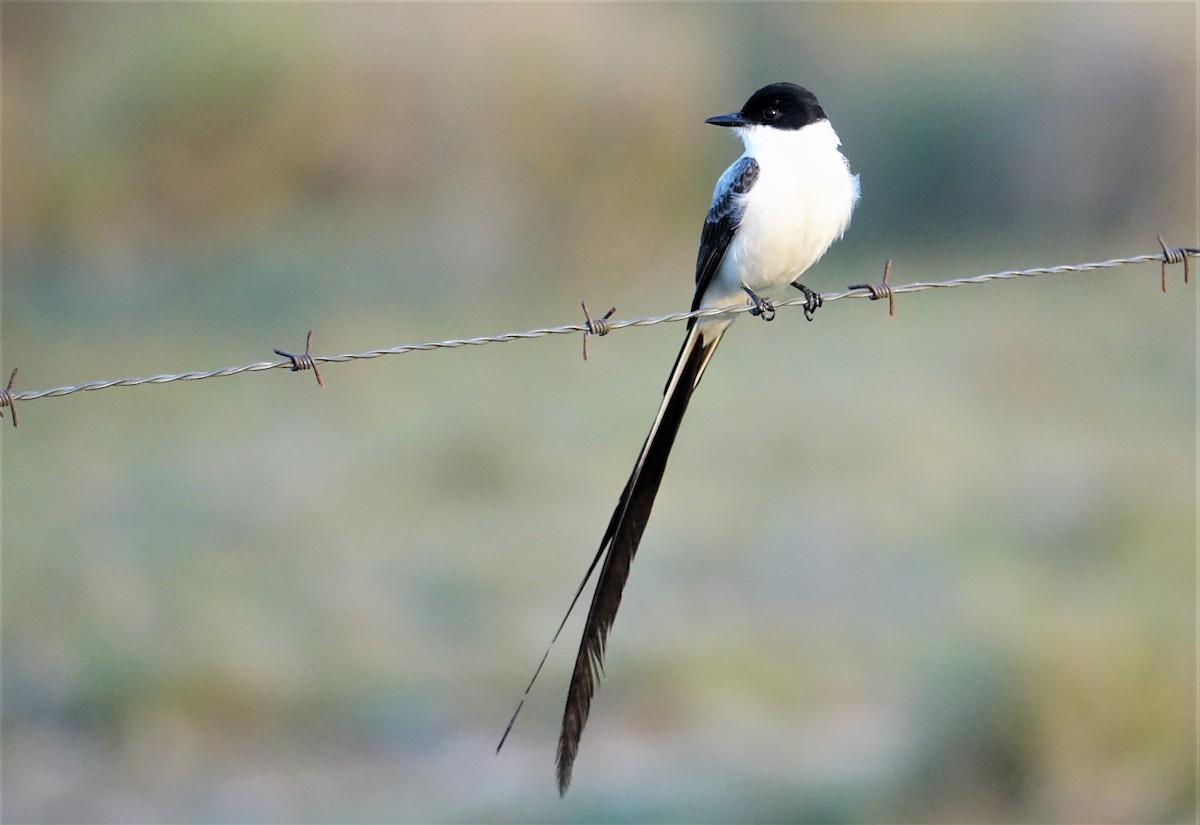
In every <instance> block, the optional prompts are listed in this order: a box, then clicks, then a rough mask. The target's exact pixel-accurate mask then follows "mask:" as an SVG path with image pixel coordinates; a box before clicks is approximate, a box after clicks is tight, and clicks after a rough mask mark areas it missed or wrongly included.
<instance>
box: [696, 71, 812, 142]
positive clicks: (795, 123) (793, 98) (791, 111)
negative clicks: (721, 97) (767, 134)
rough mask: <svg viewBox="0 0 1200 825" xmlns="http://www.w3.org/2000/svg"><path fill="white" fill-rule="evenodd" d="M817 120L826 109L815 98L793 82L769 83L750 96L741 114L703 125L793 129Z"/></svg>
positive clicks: (711, 118) (714, 118)
mask: <svg viewBox="0 0 1200 825" xmlns="http://www.w3.org/2000/svg"><path fill="white" fill-rule="evenodd" d="M818 120H825V110H824V109H822V108H821V104H820V103H818V102H817V96H816V95H814V94H813V93H812V92H810V91H809V90H808V89H806V88H804V87H803V86H797V85H796V84H795V83H772V84H771V85H770V86H763V87H762V88H761V89H759V90H758V91H757V92H755V93H754V94H752V95H750V99H749V100H747V101H746V105H745V106H743V107H742V110H741V111H740V112H730V113H729V114H727V115H717V116H716V117H710V118H709V119H708V120H706V121H704V122H705V123H711V124H713V125H714V126H735V127H745V126H771V127H773V128H775V129H792V130H795V129H801V128H803V127H805V126H807V125H808V124H810V123H816V122H817V121H818Z"/></svg>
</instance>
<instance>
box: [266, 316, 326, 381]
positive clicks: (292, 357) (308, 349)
mask: <svg viewBox="0 0 1200 825" xmlns="http://www.w3.org/2000/svg"><path fill="white" fill-rule="evenodd" d="M275 354H276V355H282V356H283V357H284V358H286V359H288V360H289V361H291V362H292V372H300V371H301V370H312V371H313V373H314V374H315V375H316V376H317V386H319V387H321V388H324V387H325V381H324V379H322V378H321V370H320V369H319V368H318V367H317V362H316V361H314V360H313V357H312V330H311V329H310V330H309V331H308V337H307V338H305V339H304V352H303V353H301V354H299V355H296V354H293V353H290V352H284V351H283V350H281V349H277V350H275Z"/></svg>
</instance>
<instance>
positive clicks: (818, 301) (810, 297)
mask: <svg viewBox="0 0 1200 825" xmlns="http://www.w3.org/2000/svg"><path fill="white" fill-rule="evenodd" d="M792 286H794V287H795V288H796V289H798V290H800V291H801V292H803V293H804V318H805V320H807V321H811V320H812V319H813V313H814V312H816V311H817V310H818V309H820V308H821V307H822V306H823V305H824V304H825V299H824V298H822V297H821V293H819V292H817V291H816V290H815V289H809V288H808V287H806V286H805V285H804V284H802V283H800V282H799V281H792Z"/></svg>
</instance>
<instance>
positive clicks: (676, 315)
mask: <svg viewBox="0 0 1200 825" xmlns="http://www.w3.org/2000/svg"><path fill="white" fill-rule="evenodd" d="M1158 242H1159V245H1160V246H1161V247H1162V251H1161V252H1153V253H1147V254H1145V255H1133V256H1130V257H1127V258H1111V259H1109V260H1107V261H1095V262H1091V263H1082V264H1063V265H1059V266H1046V267H1035V268H1033V269H1008V270H1004V271H1003V272H991V273H987V274H984V275H972V276H970V277H963V278H952V279H950V280H947V281H914V282H912V283H907V284H900V285H892V284H890V283H889V282H888V281H889V277H890V275H891V265H892V262H891V261H890V260H889V261H888V262H887V264H886V265H885V267H884V274H883V280H882V281H880V282H877V283H871V284H858V285H855V286H851V287H848V288H847V290H846V291H845V292H832V293H823V294H822V295H821V299H822V303H824V304H831V303H833V302H835V301H840V300H843V299H846V298H868V299H870V300H872V301H874V300H879V299H882V298H887V299H888V302H889V312H890V313H891V314H895V296H896V295H902V294H910V293H915V292H924V291H926V290H931V289H949V288H954V287H961V286H967V285H971V284H983V283H988V282H990V281H1004V280H1011V279H1015V278H1031V277H1036V276H1039V275H1059V274H1064V273H1072V272H1089V271H1093V270H1097V269H1111V268H1114V267H1119V266H1126V265H1130V264H1141V263H1150V262H1152V261H1157V262H1159V263H1160V264H1162V290H1163V292H1166V291H1167V267H1168V265H1172V264H1180V263H1181V264H1183V268H1184V275H1183V280H1184V283H1185V284H1186V283H1189V282H1190V271H1189V265H1188V260H1189V259H1190V258H1195V257H1200V248H1194V247H1169V246H1167V245H1166V243H1165V242H1164V241H1163V239H1162V236H1159V238H1158ZM807 303H808V298H806V297H797V298H790V299H788V300H784V301H777V302H772V304H771V309H782V308H784V307H794V306H801V307H803V306H805V305H806V304H807ZM583 311H584V319H585V320H584V322H583V323H582V324H564V325H562V326H557V327H544V328H541V329H532V330H528V331H525V332H506V333H501V334H499V335H487V336H480V337H477V338H451V339H447V340H445V341H431V342H426V343H420V344H401V345H399V346H395V347H387V348H385V349H372V350H366V351H364V352H353V353H345V354H342V355H312V354H311V352H310V351H309V349H310V347H311V345H312V332H311V331H310V332H309V333H308V337H307V341H306V345H305V351H304V352H303V353H301V354H292V353H289V352H285V351H283V350H279V349H277V350H275V352H276V354H278V355H280V356H282V357H283V359H284V360H282V361H257V362H255V363H252V364H244V365H242V366H235V367H221V368H220V369H214V370H207V371H191V372H181V373H171V374H163V375H151V376H147V377H144V378H115V379H111V380H102V381H88V382H85V383H83V384H75V385H72V386H67V387H54V388H53V389H47V390H26V391H23V392H13V391H12V387H13V382H14V381H15V380H16V375H17V369H16V368H14V369H13V371H12V374H11V375H10V376H9V380H8V387H7V389H4V390H0V416H2V415H3V409H4V408H5V407H8V408H9V409H10V411H11V412H12V415H13V426H16V423H17V418H16V407H15V406H14V403H15V402H17V401H35V400H37V399H39V398H60V397H62V396H66V395H72V394H74V393H78V392H95V391H96V390H106V389H109V388H111V387H139V386H143V385H146V384H169V383H173V382H175V381H200V380H204V379H207V378H223V377H225V376H229V375H240V374H242V373H254V372H262V371H264V370H273V369H281V368H288V369H291V370H293V371H298V370H308V369H311V370H313V371H314V373H315V374H316V377H317V381H318V383H319V384H320V385H321V386H324V381H323V379H322V378H321V374H320V371H319V370H318V368H317V365H318V364H341V363H345V362H348V361H361V360H369V359H372V358H380V357H382V356H385V355H403V354H406V353H411V352H431V351H433V350H438V349H456V348H459V347H478V346H485V345H487V344H502V343H507V342H510V341H525V340H530V339H534V338H543V337H546V336H550V335H567V334H580V333H582V334H583V357H584V358H585V359H586V358H587V339H588V337H589V336H591V335H607V334H608V333H610V332H614V331H616V330H620V329H630V328H634V327H649V326H654V325H656V324H666V323H675V322H679V321H687V320H690V319H692V318H710V317H713V316H717V315H738V314H740V313H743V312H751V313H754V314H759V313H760V312H761V311H762V307H756V306H755V305H754V304H751V303H746V304H743V305H739V306H733V307H719V308H713V309H701V310H695V311H692V312H672V313H669V314H667V315H657V316H651V317H644V318H632V319H629V320H623V321H622V320H615V321H614V320H611V318H612V315H613V313H615V312H616V309H615V308H614V309H612V310H609V312H608V313H607V314H605V315H604V316H602V317H600V318H592V316H591V313H590V312H589V311H588V308H587V305H586V303H585V304H584V305H583Z"/></svg>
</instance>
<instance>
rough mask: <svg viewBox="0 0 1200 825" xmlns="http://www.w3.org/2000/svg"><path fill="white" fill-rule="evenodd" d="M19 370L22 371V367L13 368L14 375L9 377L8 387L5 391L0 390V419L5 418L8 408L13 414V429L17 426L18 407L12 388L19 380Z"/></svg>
mask: <svg viewBox="0 0 1200 825" xmlns="http://www.w3.org/2000/svg"><path fill="white" fill-rule="evenodd" d="M18 369H20V367H13V371H12V374H11V375H9V376H8V386H7V387H5V388H4V389H3V390H0V418H3V417H4V412H3V410H4V408H5V407H8V409H9V410H10V411H11V412H12V418H13V427H16V426H17V405H16V403H15V400H16V399H14V398H13V394H12V388H13V382H14V381H16V380H17V370H18Z"/></svg>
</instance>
